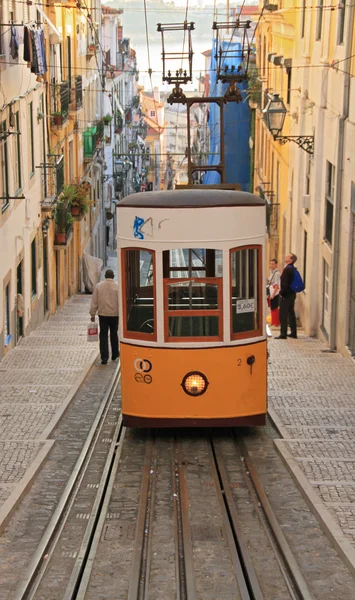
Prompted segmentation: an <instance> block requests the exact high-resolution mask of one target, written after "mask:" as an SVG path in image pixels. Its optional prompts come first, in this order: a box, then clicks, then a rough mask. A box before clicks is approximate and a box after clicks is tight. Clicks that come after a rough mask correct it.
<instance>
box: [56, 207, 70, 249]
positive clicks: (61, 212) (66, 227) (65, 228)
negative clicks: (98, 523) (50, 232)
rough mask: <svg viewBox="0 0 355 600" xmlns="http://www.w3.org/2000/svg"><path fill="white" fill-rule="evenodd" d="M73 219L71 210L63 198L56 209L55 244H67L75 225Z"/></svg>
mask: <svg viewBox="0 0 355 600" xmlns="http://www.w3.org/2000/svg"><path fill="white" fill-rule="evenodd" d="M73 221H74V219H73V217H72V214H71V212H70V210H69V206H68V202H67V199H66V198H63V197H61V198H60V199H59V200H58V202H57V206H56V209H55V215H54V222H55V225H56V230H55V240H54V241H55V243H56V244H65V243H66V241H67V235H68V233H69V231H70V229H71V226H72V224H73Z"/></svg>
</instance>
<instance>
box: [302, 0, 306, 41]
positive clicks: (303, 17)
mask: <svg viewBox="0 0 355 600" xmlns="http://www.w3.org/2000/svg"><path fill="white" fill-rule="evenodd" d="M306 5H307V1H306V0H302V2H301V39H303V38H304V34H305V29H306Z"/></svg>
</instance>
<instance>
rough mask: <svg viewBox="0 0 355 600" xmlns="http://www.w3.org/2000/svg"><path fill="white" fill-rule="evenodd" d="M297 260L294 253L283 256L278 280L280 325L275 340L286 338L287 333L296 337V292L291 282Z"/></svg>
mask: <svg viewBox="0 0 355 600" xmlns="http://www.w3.org/2000/svg"><path fill="white" fill-rule="evenodd" d="M296 260H297V256H296V255H295V254H288V255H287V256H286V258H285V267H284V270H283V271H282V273H281V282H280V325H281V332H280V335H279V336H278V337H276V338H275V339H276V340H286V339H287V335H288V336H289V337H291V338H297V325H296V315H295V300H296V294H295V292H294V291H292V289H291V283H292V280H293V276H294V266H293V265H294V264H295V262H296ZM288 323H289V325H290V329H291V333H289V334H287V324H288Z"/></svg>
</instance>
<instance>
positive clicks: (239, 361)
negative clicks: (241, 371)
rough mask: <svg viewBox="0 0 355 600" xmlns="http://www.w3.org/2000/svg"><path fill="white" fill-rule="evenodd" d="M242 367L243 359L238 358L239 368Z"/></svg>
mask: <svg viewBox="0 0 355 600" xmlns="http://www.w3.org/2000/svg"><path fill="white" fill-rule="evenodd" d="M241 366H242V359H241V358H237V367H241Z"/></svg>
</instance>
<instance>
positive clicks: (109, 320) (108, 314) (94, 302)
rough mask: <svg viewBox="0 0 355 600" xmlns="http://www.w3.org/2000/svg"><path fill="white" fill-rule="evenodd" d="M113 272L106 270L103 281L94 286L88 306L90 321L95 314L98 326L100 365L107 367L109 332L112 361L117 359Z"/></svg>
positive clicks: (116, 304) (115, 299)
mask: <svg viewBox="0 0 355 600" xmlns="http://www.w3.org/2000/svg"><path fill="white" fill-rule="evenodd" d="M114 276H115V275H114V272H113V271H112V269H107V271H106V273H105V279H104V281H100V283H98V284H97V285H96V286H95V289H94V293H93V295H92V299H91V304H90V311H89V312H90V315H91V320H92V321H93V322H94V321H95V315H96V313H97V314H98V315H99V324H100V354H101V364H102V365H107V361H108V358H109V351H108V332H109V330H110V339H111V352H112V360H116V358H118V357H119V351H118V284H117V282H116V281H114Z"/></svg>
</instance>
